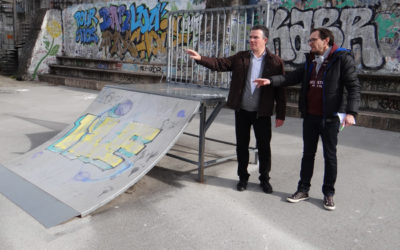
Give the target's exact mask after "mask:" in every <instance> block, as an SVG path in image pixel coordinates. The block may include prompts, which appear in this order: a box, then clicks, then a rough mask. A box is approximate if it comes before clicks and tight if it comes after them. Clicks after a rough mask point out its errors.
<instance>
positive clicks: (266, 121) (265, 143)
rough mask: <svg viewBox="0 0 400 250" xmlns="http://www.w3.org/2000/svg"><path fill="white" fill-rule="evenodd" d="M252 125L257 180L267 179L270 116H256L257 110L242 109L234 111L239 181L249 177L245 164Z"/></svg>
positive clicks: (246, 163)
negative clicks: (257, 166)
mask: <svg viewBox="0 0 400 250" xmlns="http://www.w3.org/2000/svg"><path fill="white" fill-rule="evenodd" d="M251 126H253V129H254V135H255V137H256V145H257V149H258V160H259V173H260V176H259V180H260V181H261V182H264V181H266V182H267V181H269V178H270V177H269V172H270V171H271V146H270V142H271V117H270V116H265V117H257V112H250V111H246V110H243V109H240V110H239V111H235V131H236V154H237V161H238V172H237V173H238V176H239V179H240V180H241V181H247V180H248V179H249V176H250V175H249V173H248V171H247V166H248V164H249V143H250V129H251Z"/></svg>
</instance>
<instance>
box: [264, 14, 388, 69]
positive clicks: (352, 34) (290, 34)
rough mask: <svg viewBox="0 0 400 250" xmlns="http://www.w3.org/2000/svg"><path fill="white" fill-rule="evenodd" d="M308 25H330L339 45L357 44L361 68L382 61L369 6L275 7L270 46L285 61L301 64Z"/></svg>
mask: <svg viewBox="0 0 400 250" xmlns="http://www.w3.org/2000/svg"><path fill="white" fill-rule="evenodd" d="M311 27H326V28H328V29H330V30H331V31H332V32H333V34H334V36H335V42H336V44H338V45H339V46H342V47H345V48H349V49H354V48H360V50H356V51H360V53H361V55H360V56H359V57H360V60H361V64H362V66H363V67H364V68H368V69H378V68H381V67H382V66H383V65H384V63H385V60H384V57H383V56H382V54H381V52H380V50H379V46H378V38H377V30H376V26H375V24H374V23H373V10H372V9H370V8H348V7H346V8H342V9H336V8H320V9H314V10H312V9H309V10H305V11H302V10H299V9H297V8H293V9H292V10H291V13H289V10H287V9H284V8H278V9H277V10H275V13H274V17H273V21H272V24H271V36H270V44H269V46H270V47H271V49H272V50H274V51H275V52H276V53H277V54H279V55H280V56H281V57H282V59H283V60H284V61H286V62H292V63H294V64H300V63H302V62H304V60H305V57H304V53H305V52H308V50H309V47H308V43H307V40H308V36H309V33H310V30H311Z"/></svg>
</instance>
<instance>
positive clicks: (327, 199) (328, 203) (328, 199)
mask: <svg viewBox="0 0 400 250" xmlns="http://www.w3.org/2000/svg"><path fill="white" fill-rule="evenodd" d="M324 208H325V209H326V210H329V211H333V210H335V209H336V206H335V202H333V196H324Z"/></svg>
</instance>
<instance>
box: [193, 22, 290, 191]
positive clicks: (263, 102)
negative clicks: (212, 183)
mask: <svg viewBox="0 0 400 250" xmlns="http://www.w3.org/2000/svg"><path fill="white" fill-rule="evenodd" d="M268 35H269V31H268V29H267V28H266V27H265V26H262V25H256V26H254V27H252V28H251V31H250V39H249V40H250V51H241V52H238V53H237V54H235V55H233V56H229V57H225V58H213V57H205V56H201V55H200V54H199V53H197V52H196V51H194V50H190V49H188V50H186V52H187V53H188V54H189V55H190V57H191V58H192V59H194V60H195V61H196V62H197V63H198V64H200V65H203V66H205V67H207V68H209V69H211V70H216V71H231V72H232V78H231V79H232V80H231V82H230V89H229V95H228V100H227V105H228V107H230V108H232V109H234V110H235V131H236V154H237V160H238V171H237V173H238V176H239V183H238V184H237V190H238V191H243V190H245V189H246V188H247V182H248V179H249V176H250V175H249V173H248V171H247V166H248V162H249V142H250V129H251V126H253V130H254V134H255V137H256V145H257V149H258V155H259V173H260V175H259V180H260V186H261V188H262V190H263V191H264V192H265V193H272V186H271V184H270V182H269V180H270V176H269V172H270V171H271V147H270V142H271V116H272V115H273V113H274V106H275V103H276V121H275V126H276V127H280V126H282V125H283V123H284V120H285V110H286V96H285V91H284V89H283V88H272V87H270V86H264V87H261V88H256V84H255V82H254V80H255V79H257V78H260V77H261V78H267V77H270V76H272V75H280V74H283V73H284V69H283V62H282V60H281V59H280V58H279V57H278V56H276V55H274V54H272V53H271V52H270V51H269V50H268V49H267V47H266V45H267V42H268Z"/></svg>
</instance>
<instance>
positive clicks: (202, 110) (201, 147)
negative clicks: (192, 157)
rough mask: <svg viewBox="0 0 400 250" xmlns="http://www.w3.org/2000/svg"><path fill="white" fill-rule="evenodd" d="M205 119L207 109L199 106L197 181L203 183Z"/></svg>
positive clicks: (202, 105)
mask: <svg viewBox="0 0 400 250" xmlns="http://www.w3.org/2000/svg"><path fill="white" fill-rule="evenodd" d="M206 117H207V107H206V106H205V105H204V104H201V106H200V128H199V162H198V179H199V182H201V183H203V182H204V149H205V141H206Z"/></svg>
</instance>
